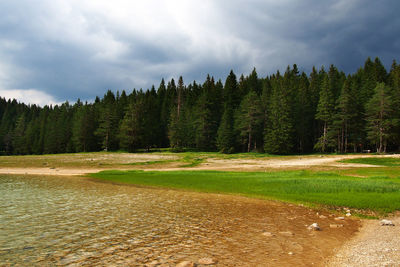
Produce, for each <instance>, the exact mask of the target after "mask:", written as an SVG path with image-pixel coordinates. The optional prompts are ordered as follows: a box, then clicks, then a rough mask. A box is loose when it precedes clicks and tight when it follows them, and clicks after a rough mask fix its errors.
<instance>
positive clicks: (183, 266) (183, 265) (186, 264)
mask: <svg viewBox="0 0 400 267" xmlns="http://www.w3.org/2000/svg"><path fill="white" fill-rule="evenodd" d="M194 266H196V264H194V263H193V262H191V261H182V262H180V263H178V264H177V265H176V266H175V267H194Z"/></svg>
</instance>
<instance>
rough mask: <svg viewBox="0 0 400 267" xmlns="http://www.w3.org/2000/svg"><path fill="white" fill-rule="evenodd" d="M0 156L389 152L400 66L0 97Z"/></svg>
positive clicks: (396, 135) (397, 114)
mask: <svg viewBox="0 0 400 267" xmlns="http://www.w3.org/2000/svg"><path fill="white" fill-rule="evenodd" d="M0 119H1V121H0V154H2V155H11V154H16V155H24V154H53V153H72V152H88V151H102V150H105V151H118V150H124V151H129V152H134V151H143V150H145V151H150V150H157V149H160V148H171V150H173V151H186V150H194V151H220V152H223V153H236V152H250V151H256V152H265V153H271V154H306V153H314V152H322V153H357V152H365V151H371V152H378V153H386V152H393V151H399V149H400V65H397V63H396V62H395V61H393V64H392V66H391V69H390V71H389V72H388V71H387V70H386V69H385V67H384V66H383V64H382V63H381V61H380V60H379V58H376V59H375V60H371V59H370V58H368V59H367V60H366V62H365V64H364V66H363V67H361V68H359V69H358V71H357V72H356V73H354V74H345V73H344V72H343V71H340V70H338V68H337V67H335V66H334V65H331V66H329V68H328V69H325V68H324V67H321V68H320V69H319V70H318V69H316V68H313V69H312V71H311V73H310V74H309V75H307V74H306V73H304V72H303V73H300V72H299V70H298V67H297V65H293V66H288V67H287V69H286V71H285V73H280V72H279V71H277V72H276V73H275V74H273V75H270V76H267V77H265V78H262V77H259V74H258V73H257V72H256V69H253V71H252V72H251V73H250V74H249V75H248V76H243V75H241V76H240V77H238V76H236V74H235V73H234V72H233V71H231V72H230V73H229V75H228V76H227V77H226V80H225V81H222V80H218V81H216V80H215V79H214V78H213V77H210V76H207V77H206V79H205V81H204V82H203V83H197V82H192V83H190V84H185V82H184V80H183V78H182V77H180V78H179V79H178V80H177V81H176V80H174V79H171V80H170V81H164V79H163V80H162V81H161V83H160V85H159V86H158V88H157V89H156V88H155V87H154V86H153V87H152V88H151V89H149V90H135V89H134V90H132V91H131V92H126V91H117V92H116V93H114V92H113V91H111V90H110V91H108V92H106V94H105V95H104V96H103V98H99V97H96V99H95V101H94V102H93V103H88V102H85V103H83V102H81V101H80V100H78V101H77V102H76V103H74V104H73V105H71V104H69V103H68V102H65V103H63V104H61V105H54V106H52V105H50V106H44V107H40V106H37V105H26V104H24V103H19V102H17V101H16V100H6V99H5V98H0Z"/></svg>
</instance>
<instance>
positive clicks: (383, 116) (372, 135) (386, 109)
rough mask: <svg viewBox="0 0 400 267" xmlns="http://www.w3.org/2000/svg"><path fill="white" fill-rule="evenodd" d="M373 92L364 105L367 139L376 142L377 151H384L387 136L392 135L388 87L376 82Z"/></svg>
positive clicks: (390, 100)
mask: <svg viewBox="0 0 400 267" xmlns="http://www.w3.org/2000/svg"><path fill="white" fill-rule="evenodd" d="M374 91H375V93H374V95H373V96H372V98H371V99H370V101H369V102H368V104H367V106H366V108H367V109H366V113H367V114H366V115H367V133H368V139H369V140H371V142H373V143H375V144H376V148H377V149H376V151H377V152H378V153H382V152H383V153H386V147H387V143H388V140H389V138H391V137H392V134H391V133H392V132H391V130H392V128H393V117H392V112H393V110H392V98H391V96H390V95H389V92H390V88H388V86H386V85H385V84H384V83H378V84H377V86H376V87H375V90H374Z"/></svg>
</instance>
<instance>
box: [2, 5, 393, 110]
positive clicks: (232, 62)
mask: <svg viewBox="0 0 400 267" xmlns="http://www.w3.org/2000/svg"><path fill="white" fill-rule="evenodd" d="M399 10H400V1H398V0H379V1H377V0H337V1H332V0H324V1H320V0H247V1H244V0H242V1H239V0H229V1H228V0H191V1H188V0H158V1H155V0H146V1H136V0H113V1H109V0H18V1H15V0H1V1H0V96H1V97H6V98H16V99H18V100H19V101H21V102H24V103H31V104H39V105H46V104H50V103H53V104H54V103H61V102H64V101H66V100H68V101H70V102H75V101H76V100H77V99H78V98H80V99H81V100H82V101H86V100H87V101H91V100H93V99H94V98H95V97H96V96H100V97H102V96H103V95H104V94H105V93H106V91H107V90H108V89H110V90H112V91H114V92H115V91H117V90H120V91H121V90H126V91H127V92H128V93H130V92H131V90H132V89H133V88H136V89H140V88H143V89H148V88H150V87H151V86H152V85H155V87H156V88H157V87H158V85H159V84H160V80H161V78H165V79H166V80H170V79H171V78H175V79H177V78H179V76H181V75H182V76H183V79H184V81H185V83H186V84H188V83H191V82H192V81H193V80H196V81H197V82H200V83H202V82H204V80H205V78H206V76H207V74H210V75H212V76H214V77H215V79H216V80H218V79H222V80H223V81H224V80H225V78H226V76H227V75H228V73H229V71H230V70H231V69H232V70H233V71H234V72H235V73H236V75H237V76H239V75H240V74H242V73H243V74H245V75H247V74H248V73H250V72H251V71H252V69H253V68H254V67H255V68H256V69H257V73H258V75H259V77H265V76H267V75H271V74H273V73H275V72H276V71H277V70H278V69H279V70H281V71H284V70H285V69H286V67H287V66H288V65H293V64H297V65H298V66H299V69H300V70H301V71H305V72H306V73H309V72H310V71H311V68H312V66H316V67H317V68H320V67H321V66H328V67H329V65H330V64H334V65H335V66H336V67H338V68H339V69H340V70H343V71H345V72H346V73H349V74H350V73H354V72H355V71H356V70H357V69H358V68H359V67H361V66H363V64H364V62H365V60H366V59H367V57H371V58H375V57H379V58H380V59H381V61H382V62H383V63H384V65H385V67H386V68H387V69H388V70H389V68H390V65H391V64H392V61H393V60H394V59H396V60H397V61H398V62H399V61H400V16H399V15H398V11H399Z"/></svg>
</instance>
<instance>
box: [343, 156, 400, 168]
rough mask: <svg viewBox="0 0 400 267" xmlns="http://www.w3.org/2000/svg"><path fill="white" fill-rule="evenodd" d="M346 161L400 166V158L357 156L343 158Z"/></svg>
mask: <svg viewBox="0 0 400 267" xmlns="http://www.w3.org/2000/svg"><path fill="white" fill-rule="evenodd" d="M341 162H344V163H360V164H369V165H378V166H387V167H397V166H400V158H376V157H374V158H355V159H346V160H342V161H341Z"/></svg>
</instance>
